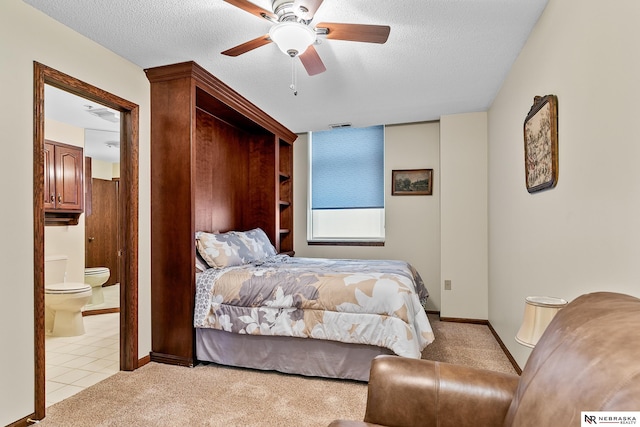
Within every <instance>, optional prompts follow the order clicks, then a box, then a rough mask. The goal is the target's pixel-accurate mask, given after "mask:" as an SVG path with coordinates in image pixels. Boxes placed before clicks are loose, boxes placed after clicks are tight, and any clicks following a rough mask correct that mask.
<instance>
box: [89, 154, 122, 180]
mask: <svg viewBox="0 0 640 427" xmlns="http://www.w3.org/2000/svg"><path fill="white" fill-rule="evenodd" d="M91 177H92V178H98V179H106V180H107V181H111V180H112V179H113V178H119V177H120V163H109V162H105V161H103V160H98V159H91Z"/></svg>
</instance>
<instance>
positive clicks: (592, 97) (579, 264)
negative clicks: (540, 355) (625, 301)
mask: <svg viewBox="0 0 640 427" xmlns="http://www.w3.org/2000/svg"><path fill="white" fill-rule="evenodd" d="M638 22H640V2H638V1H637V0H618V1H615V2H604V1H601V0H550V1H549V3H548V5H547V7H546V9H545V11H544V13H543V14H542V16H541V18H540V20H539V22H538V23H537V25H536V27H535V28H534V30H533V32H532V34H531V36H530V38H529V40H528V42H527V43H526V45H525V47H524V49H523V51H522V52H521V54H520V56H519V57H518V59H517V60H516V62H515V63H514V65H513V67H512V69H511V71H510V73H509V75H508V77H507V79H506V81H505V82H504V84H503V86H502V88H501V90H500V92H499V94H498V96H497V97H496V99H495V101H494V103H493V105H492V106H491V108H490V110H489V320H490V322H491V324H492V325H493V326H494V328H495V329H496V331H497V332H498V334H499V335H500V337H501V339H502V341H503V342H504V343H505V344H506V346H507V348H508V349H509V351H510V352H511V353H512V354H513V355H514V357H515V358H516V360H517V361H518V363H519V364H520V365H521V366H523V365H524V363H525V361H526V359H527V357H528V356H529V354H530V351H529V350H528V349H525V348H524V347H522V346H520V345H518V344H516V342H515V341H514V339H513V337H514V336H515V334H516V333H517V330H518V328H519V324H520V321H521V319H522V314H523V306H524V298H525V297H526V296H528V295H548V296H558V297H562V298H565V299H567V300H572V299H574V298H575V297H577V296H579V295H581V294H583V293H588V292H592V291H599V290H610V291H617V292H623V293H628V294H632V295H636V296H640V262H638V260H639V259H640V243H639V242H640V220H639V218H640V175H639V174H638V159H640V143H639V142H640V127H639V126H638V117H640V103H639V102H638V98H639V95H640V77H639V76H640V53H639V52H640V50H639V49H638V41H639V40H640V26H639V25H638ZM546 94H555V95H557V96H558V116H559V119H558V121H559V181H558V185H557V187H556V188H554V189H552V190H549V191H545V192H541V193H535V194H528V193H527V190H526V188H525V181H524V165H523V162H524V160H523V159H524V148H523V131H522V126H523V121H524V118H525V117H526V115H527V113H528V111H529V108H530V107H531V105H532V102H533V97H534V96H535V95H546ZM620 327H624V325H620Z"/></svg>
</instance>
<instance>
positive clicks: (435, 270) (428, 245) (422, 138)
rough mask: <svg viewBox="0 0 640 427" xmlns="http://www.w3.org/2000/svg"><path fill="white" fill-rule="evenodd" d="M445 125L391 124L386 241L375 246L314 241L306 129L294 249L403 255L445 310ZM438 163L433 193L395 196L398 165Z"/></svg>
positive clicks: (298, 155) (297, 177) (298, 151)
mask: <svg viewBox="0 0 640 427" xmlns="http://www.w3.org/2000/svg"><path fill="white" fill-rule="evenodd" d="M439 129H440V126H439V124H438V123H435V122H430V123H415V124H407V125H394V126H386V129H385V211H386V215H385V216H386V227H385V228H386V230H385V231H386V241H385V245H384V246H383V247H374V246H309V245H308V244H307V234H306V230H307V190H308V163H309V150H308V147H309V146H308V138H307V135H306V134H303V135H300V136H299V137H298V139H297V140H296V142H295V143H294V145H293V147H294V149H293V151H294V172H293V174H294V225H293V228H294V230H295V234H294V239H295V244H294V249H295V251H296V256H303V257H326V258H356V259H366V258H369V259H400V260H405V261H408V262H409V263H411V264H412V265H413V266H414V267H415V268H416V269H417V270H418V272H419V273H420V275H421V277H422V279H423V280H424V282H425V284H426V285H427V289H428V290H429V294H430V297H429V301H428V308H429V309H430V310H440V286H439V283H440V189H439V181H440V177H439V173H440V166H439V158H440V152H439V151H440V148H439V147H440V143H439V139H440V135H439V133H440V132H439ZM421 168H427V169H433V174H434V187H433V195H432V196H391V187H390V184H391V171H392V170H393V169H421Z"/></svg>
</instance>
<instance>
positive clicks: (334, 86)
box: [25, 0, 547, 132]
mask: <svg viewBox="0 0 640 427" xmlns="http://www.w3.org/2000/svg"><path fill="white" fill-rule="evenodd" d="M25 2H26V3H28V4H31V5H32V6H34V7H35V8H37V9H39V10H41V11H42V12H44V13H45V14H47V15H49V16H51V17H53V18H54V19H56V20H57V21H60V22H61V23H63V24H65V25H67V26H69V27H70V28H72V29H74V30H75V31H77V32H79V33H81V34H84V35H85V36H87V37H89V38H90V39H92V40H94V41H96V42H97V43H99V44H101V45H103V46H105V47H106V48H108V49H110V50H111V51H113V52H115V53H117V54H118V55H120V56H122V57H124V58H126V59H128V60H130V61H131V62H133V63H135V64H137V65H139V66H140V67H142V68H149V67H155V66H159V65H166V64H172V63H176V62H183V61H191V60H193V61H195V62H197V63H198V64H200V65H201V66H203V67H204V68H205V69H207V70H208V71H209V72H211V73H212V74H213V75H214V76H216V77H217V78H219V79H220V80H222V81H223V82H225V83H226V84H227V85H229V86H231V87H232V88H233V89H235V90H236V91H238V92H239V93H241V94H242V95H243V96H244V97H245V98H247V99H249V100H250V101H251V102H253V103H254V104H256V105H257V106H258V107H260V108H261V109H263V110H264V111H266V112H267V113H268V114H270V115H271V116H273V117H274V118H275V119H276V120H278V121H280V122H281V123H283V124H284V125H285V126H287V127H288V128H289V129H291V130H293V131H294V132H305V131H312V130H324V129H327V128H328V126H329V125H330V124H333V123H344V122H348V123H352V124H353V126H369V125H374V124H395V123H410V122H419V121H428V120H437V119H438V118H439V117H440V116H441V115H444V114H456V113H465V112H475V111H485V110H487V109H488V107H489V106H490V105H491V102H492V101H493V99H494V97H495V95H496V93H497V91H498V90H499V88H500V86H501V85H502V82H503V80H504V78H505V76H506V75H507V73H508V71H509V68H510V67H511V64H512V63H513V61H514V60H515V59H516V57H517V55H518V53H519V52H520V50H521V48H522V46H523V45H524V43H525V41H526V39H527V37H528V36H529V33H530V32H531V29H532V28H533V26H534V25H535V23H536V21H537V20H538V17H539V16H540V14H541V13H542V11H543V9H544V7H545V5H546V3H547V0H403V1H400V0H392V1H384V2H383V1H376V0H348V1H346V0H343V1H339V0H324V3H323V4H322V5H321V7H320V9H319V10H318V11H317V13H316V15H315V17H314V19H313V21H312V23H311V24H312V25H313V24H314V23H317V22H340V23H357V24H375V25H389V26H390V27H391V34H390V36H389V39H388V41H387V43H386V44H383V45H380V44H373V43H359V42H347V41H341V40H327V39H323V38H322V37H320V38H321V39H322V40H321V43H320V44H319V45H317V46H316V50H317V52H318V53H319V55H320V57H321V58H322V60H323V62H324V64H325V66H326V68H327V71H326V72H324V73H322V74H318V75H316V76H313V77H310V76H308V75H307V74H306V72H305V70H304V68H303V67H302V65H301V64H300V62H299V61H297V60H296V61H297V62H296V69H297V81H298V95H297V96H294V94H293V92H292V91H291V90H290V89H289V85H290V84H291V78H292V72H291V59H290V58H288V57H287V56H286V55H284V54H283V53H281V52H280V51H279V50H278V48H277V47H276V46H275V45H274V44H268V45H266V46H263V47H260V48H258V49H255V50H253V51H250V52H248V53H245V54H243V55H241V56H238V57H228V56H224V55H221V54H220V52H222V51H224V50H226V49H229V48H231V47H234V46H236V45H238V44H240V43H243V42H245V41H248V40H251V39H254V38H256V37H259V36H261V35H264V34H266V33H267V32H268V31H269V28H270V26H271V25H272V24H271V23H270V22H268V21H266V20H264V19H261V18H257V17H255V16H253V15H251V14H249V13H247V12H245V11H243V10H241V9H238V8H236V7H234V6H232V5H230V4H229V3H226V2H224V1H222V0H183V1H175V0H136V1H131V0H109V1H104V0H101V1H97V0H82V1H80V0H25ZM254 3H255V4H257V5H258V6H260V7H262V8H264V9H268V10H271V2H270V0H254Z"/></svg>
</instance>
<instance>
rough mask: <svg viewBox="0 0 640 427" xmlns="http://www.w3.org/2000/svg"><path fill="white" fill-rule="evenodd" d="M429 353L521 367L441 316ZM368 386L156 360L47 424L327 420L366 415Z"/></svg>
mask: <svg viewBox="0 0 640 427" xmlns="http://www.w3.org/2000/svg"><path fill="white" fill-rule="evenodd" d="M429 320H430V321H431V324H432V326H433V329H434V333H435V336H436V340H435V341H434V343H433V344H431V345H430V346H428V347H427V348H426V349H425V351H424V352H423V358H425V359H431V360H439V361H444V362H449V363H458V364H465V365H471V366H476V367H481V368H486V369H492V370H497V371H502V372H511V373H515V370H514V369H513V367H512V366H511V364H510V363H509V361H508V359H507V357H506V356H505V355H504V353H503V352H502V349H501V348H500V346H499V345H498V343H497V342H496V340H495V339H494V338H493V335H492V334H491V332H490V331H489V328H488V327H487V326H483V325H472V324H464V323H451V322H440V321H438V320H437V317H436V316H434V315H430V316H429ZM366 398H367V386H366V384H364V383H359V382H354V381H342V380H329V379H321V378H307V377H301V376H296V375H285V374H279V373H276V372H262V371H255V370H248V369H237V368H229V367H224V366H218V365H214V364H208V365H205V364H203V365H199V366H196V367H195V368H183V367H179V366H171V365H163V364H158V363H153V362H152V363H149V364H147V365H145V366H143V367H142V368H140V369H138V370H136V371H134V372H119V373H117V374H115V375H113V376H111V377H109V378H107V379H106V380H104V381H102V382H100V383H98V384H96V385H95V386H93V387H89V388H87V389H86V390H84V391H82V392H80V393H78V394H76V395H74V396H72V397H70V398H69V399H67V400H64V401H62V402H60V403H57V404H55V405H53V406H51V407H49V408H48V409H47V417H46V418H45V419H44V420H43V421H42V422H41V423H40V425H41V426H46V427H51V426H64V427H74V426H92V427H103V426H105V427H106V426H136V427H145V426H150V427H151V426H225V427H226V426H326V425H328V424H329V423H330V422H331V421H332V420H334V419H337V418H341V419H352V420H361V419H362V418H363V417H364V410H365V404H366Z"/></svg>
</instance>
